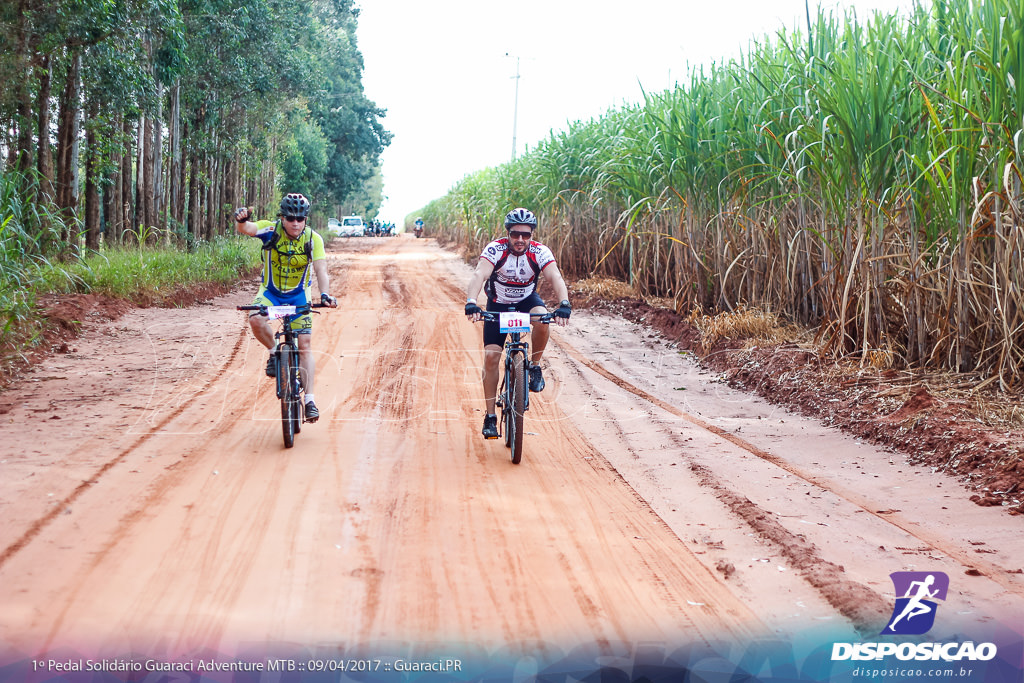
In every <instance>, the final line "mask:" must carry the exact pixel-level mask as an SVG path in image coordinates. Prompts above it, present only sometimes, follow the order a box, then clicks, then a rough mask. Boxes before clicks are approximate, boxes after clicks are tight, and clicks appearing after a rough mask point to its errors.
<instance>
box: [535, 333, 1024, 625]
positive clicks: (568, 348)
mask: <svg viewBox="0 0 1024 683" xmlns="http://www.w3.org/2000/svg"><path fill="white" fill-rule="evenodd" d="M553 341H554V343H555V344H557V345H558V346H559V347H560V348H562V349H564V350H565V352H566V353H567V354H568V355H569V356H570V357H572V359H573V360H575V361H576V362H577V363H579V364H581V365H583V366H585V367H587V368H589V369H591V370H593V371H594V372H596V373H598V374H599V375H601V376H602V377H604V378H605V379H607V380H608V381H610V382H612V383H613V384H615V385H616V386H618V387H619V388H621V389H623V390H625V391H627V392H629V393H631V394H633V395H634V396H637V397H638V398H641V399H643V400H644V401H647V402H649V403H651V404H653V405H655V406H657V407H658V408H660V409H662V410H664V411H666V412H668V413H670V414H671V415H674V416H675V417H679V418H682V419H684V420H686V421H687V422H690V423H691V424H693V425H695V426H697V427H700V428H701V429H704V430H706V431H708V432H710V433H712V434H714V435H715V436H717V437H719V438H722V439H724V440H726V441H728V442H729V443H731V444H733V445H735V446H737V447H739V448H741V449H742V450H744V451H746V452H748V453H750V454H752V455H754V456H756V457H758V458H760V459H762V460H764V461H766V462H769V463H771V464H772V465H774V466H776V467H778V468H780V469H782V470H784V471H786V472H788V473H789V474H792V475H793V476H796V477H799V478H800V479H802V480H804V481H806V482H807V483H809V484H812V485H814V486H816V487H818V488H819V489H822V490H825V491H828V492H830V493H832V494H834V495H836V496H838V497H840V498H842V499H844V500H846V501H847V502H849V503H850V504H852V505H854V506H855V507H857V508H859V509H860V510H862V511H864V512H867V513H868V514H870V515H871V516H872V517H874V518H876V519H878V520H880V521H882V522H884V523H885V524H888V525H891V526H894V527H896V528H898V529H900V530H901V531H903V532H904V533H906V534H908V535H910V536H912V537H914V538H916V539H918V540H919V541H921V542H922V543H924V544H925V545H927V546H928V547H929V548H931V549H934V550H936V551H939V552H942V553H944V554H946V555H947V556H949V557H951V558H953V559H955V560H956V561H957V562H959V563H960V564H962V565H963V566H964V567H966V568H968V569H969V570H971V569H973V570H975V571H978V572H980V573H982V574H984V575H985V576H987V577H989V578H991V579H992V580H994V581H996V582H997V583H998V584H999V585H1000V586H1001V587H1003V588H1004V589H1006V590H1008V591H1010V592H1012V593H1015V594H1018V595H1024V590H1022V588H1021V586H1020V585H1019V580H1018V579H1016V578H1014V577H1013V576H1012V575H1011V573H1010V572H1009V571H1008V570H1007V569H1005V568H1003V567H1000V566H998V565H995V564H993V563H990V562H986V561H985V560H983V559H980V558H977V557H975V556H972V555H970V554H969V553H967V552H965V551H963V550H961V549H959V548H957V547H955V546H953V545H951V544H949V543H946V542H944V541H943V540H942V539H940V538H938V537H936V536H934V535H932V534H929V533H927V532H925V531H924V530H922V529H920V528H919V527H918V526H917V525H916V524H914V523H913V522H911V521H909V520H906V519H904V518H903V517H901V516H900V515H899V514H897V513H895V512H891V511H879V510H878V506H877V505H875V504H873V502H872V501H871V500H870V499H868V498H867V497H865V496H862V495H859V494H857V493H856V492H854V491H851V490H849V489H848V488H846V487H844V486H840V485H837V484H836V483H835V482H833V481H830V480H828V479H826V478H824V477H821V476H818V475H815V474H811V473H809V472H806V471H804V470H803V469H801V468H799V467H796V466H794V465H792V464H791V463H789V462H786V461H785V460H783V459H781V458H779V457H778V456H775V455H773V454H772V453H769V452H768V451H765V450H764V449H762V448H759V447H758V446H756V445H754V444H752V443H750V442H749V441H747V440H746V439H743V438H741V437H739V436H736V435H735V434H732V433H730V432H728V431H726V430H724V429H722V428H720V427H718V426H716V425H713V424H710V423H708V422H706V421H705V420H702V419H700V418H698V417H695V416H693V415H691V414H689V413H686V412H685V411H683V410H681V409H679V408H677V407H675V406H673V405H671V404H669V403H668V402H666V401H663V400H661V399H659V398H657V397H656V396H653V395H652V394H650V393H648V392H646V391H644V390H643V389H640V388H639V387H637V386H635V385H633V384H632V383H630V382H628V381H626V380H624V379H622V378H621V377H619V376H617V375H615V374H614V373H613V372H611V371H609V370H608V369H606V368H605V367H603V366H602V365H601V364H600V363H597V362H596V361H593V360H590V359H589V358H586V357H585V356H583V355H582V354H581V353H580V352H579V351H578V350H577V349H576V348H574V347H573V346H572V345H571V344H569V343H568V342H566V341H564V340H561V339H559V340H557V341H555V340H553ZM691 468H692V469H693V471H694V472H695V473H696V474H698V475H699V476H701V477H702V479H703V480H704V481H705V482H706V484H707V485H708V486H709V487H711V488H713V489H714V490H715V491H716V495H718V497H719V498H720V499H721V500H722V501H723V502H724V503H726V504H727V505H729V507H730V508H731V509H733V510H734V511H735V512H736V514H738V515H740V516H741V517H743V518H744V519H745V520H746V521H747V523H748V524H750V525H751V526H753V527H754V528H755V529H757V530H758V531H759V532H760V533H762V534H764V535H765V536H766V537H768V538H770V539H775V540H776V541H777V542H778V545H779V548H780V550H781V551H782V552H783V553H784V554H786V556H787V557H789V559H790V560H792V561H793V562H794V564H795V566H797V567H798V568H800V569H801V571H802V572H803V575H804V576H805V577H806V578H807V579H808V581H810V582H811V584H812V585H814V586H815V587H816V588H818V589H819V590H820V591H822V592H823V595H825V597H826V598H827V599H828V600H829V602H830V603H831V604H833V606H835V607H836V608H837V609H840V611H842V612H843V613H844V615H846V616H848V617H849V618H851V619H852V620H854V622H855V623H856V624H858V628H867V629H869V630H870V629H874V628H875V627H876V625H877V623H878V621H879V620H880V619H885V618H887V617H888V614H889V611H890V607H889V605H888V601H886V600H884V599H882V598H881V596H879V595H878V594H877V593H876V592H875V591H873V590H871V589H870V588H868V587H866V586H862V585H861V584H858V583H855V582H850V581H847V580H845V579H842V578H840V576H839V575H840V574H841V573H842V571H843V569H842V567H839V566H838V565H834V564H832V563H829V562H827V561H826V560H824V559H823V558H821V557H820V555H819V553H818V551H817V549H816V548H815V547H814V546H813V544H808V543H807V542H806V541H804V540H803V539H799V538H798V537H797V536H796V535H795V534H792V533H791V532H789V531H787V530H786V529H785V528H784V527H782V526H781V525H780V524H778V522H776V521H775V520H774V519H771V518H770V517H769V515H768V514H767V513H766V512H764V511H763V510H761V509H759V508H758V507H757V506H756V505H754V504H753V503H752V502H751V501H749V500H748V499H747V498H745V497H743V496H739V495H737V494H736V493H734V492H733V491H731V490H730V489H729V488H728V487H727V486H725V485H724V484H723V483H722V482H721V481H720V480H719V479H718V478H717V477H715V476H714V475H713V474H712V473H711V472H710V471H708V470H707V469H706V468H704V467H701V466H699V465H692V466H691ZM797 550H799V552H797ZM837 582H838V583H837ZM833 586H834V587H835V589H833V588H832V587H833ZM848 591H850V592H852V593H853V594H854V595H855V596H856V598H855V599H854V600H852V601H851V600H850V597H849V595H848V594H847V593H848ZM876 615H880V616H876Z"/></svg>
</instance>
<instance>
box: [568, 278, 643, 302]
mask: <svg viewBox="0 0 1024 683" xmlns="http://www.w3.org/2000/svg"><path fill="white" fill-rule="evenodd" d="M572 290H573V292H576V293H578V294H582V295H584V296H593V297H597V298H600V299H608V300H609V301H612V300H615V299H634V298H636V297H637V293H636V290H635V289H634V288H633V287H631V286H630V285H629V284H628V283H626V282H623V281H622V280H616V279H614V278H610V277H589V278H587V279H586V280H579V281H577V282H574V283H573V285H572Z"/></svg>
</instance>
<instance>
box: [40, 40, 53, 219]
mask: <svg viewBox="0 0 1024 683" xmlns="http://www.w3.org/2000/svg"><path fill="white" fill-rule="evenodd" d="M38 71H39V96H38V97H37V98H36V109H37V110H38V114H39V145H38V152H37V155H36V160H37V166H36V167H37V168H38V170H39V181H40V182H41V183H42V188H41V190H42V195H43V196H45V197H49V198H50V199H53V198H55V196H56V195H55V192H54V187H53V180H54V179H53V148H52V146H51V145H50V91H51V86H52V83H53V65H52V64H51V63H50V56H49V55H44V56H43V58H42V64H41V65H40V67H39V70H38Z"/></svg>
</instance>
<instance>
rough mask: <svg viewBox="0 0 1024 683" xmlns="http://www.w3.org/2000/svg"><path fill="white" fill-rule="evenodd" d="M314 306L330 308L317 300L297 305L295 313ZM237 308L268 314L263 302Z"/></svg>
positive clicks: (302, 313) (307, 311)
mask: <svg viewBox="0 0 1024 683" xmlns="http://www.w3.org/2000/svg"><path fill="white" fill-rule="evenodd" d="M312 308H330V306H329V305H328V304H325V303H322V302H317V303H312V304H302V305H301V306H296V307H295V313H294V315H306V314H307V313H309V311H310V309H312ZM235 310H238V311H259V312H260V315H266V314H267V307H266V306H264V305H262V304H253V305H249V306H235Z"/></svg>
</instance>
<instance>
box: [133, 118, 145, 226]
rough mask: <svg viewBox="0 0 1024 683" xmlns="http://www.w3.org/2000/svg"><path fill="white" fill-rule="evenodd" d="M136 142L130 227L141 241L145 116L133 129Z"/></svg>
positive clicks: (143, 210)
mask: <svg viewBox="0 0 1024 683" xmlns="http://www.w3.org/2000/svg"><path fill="white" fill-rule="evenodd" d="M135 134H136V137H137V142H136V143H135V153H136V154H135V157H136V158H135V174H134V175H135V216H134V219H133V220H132V229H133V230H135V231H136V232H137V238H138V241H139V242H142V241H143V240H142V235H143V234H145V228H146V189H145V188H146V182H145V178H144V175H145V169H146V158H145V151H146V117H145V115H141V116H139V123H138V126H137V128H136V131H135Z"/></svg>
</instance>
